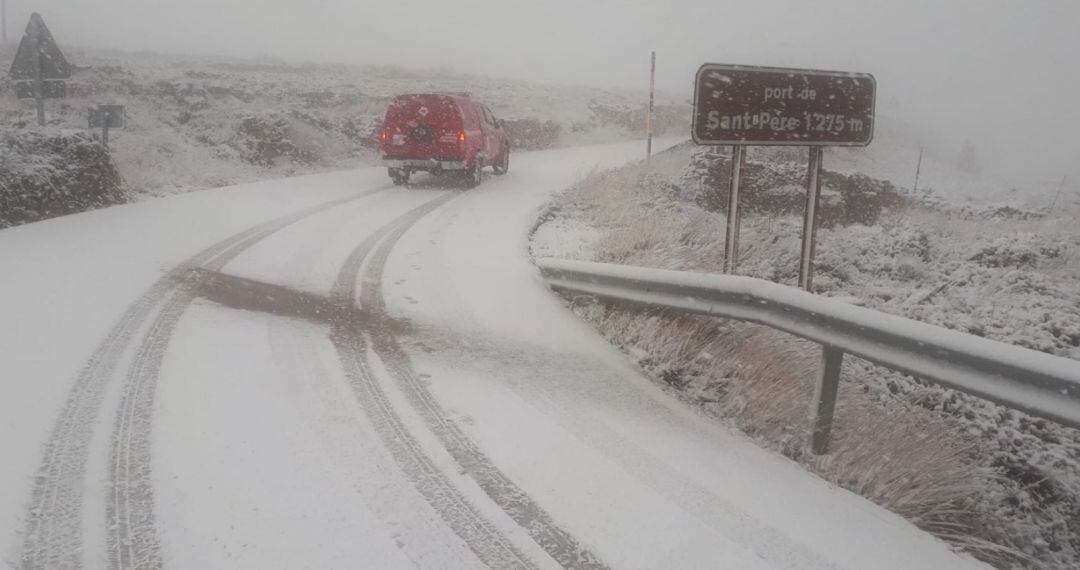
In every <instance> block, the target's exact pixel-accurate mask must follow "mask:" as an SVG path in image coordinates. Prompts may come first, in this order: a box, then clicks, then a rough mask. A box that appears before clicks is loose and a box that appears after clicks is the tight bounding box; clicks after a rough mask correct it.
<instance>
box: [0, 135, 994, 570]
mask: <svg viewBox="0 0 1080 570" xmlns="http://www.w3.org/2000/svg"><path fill="white" fill-rule="evenodd" d="M666 144H670V143H665V145H666ZM665 145H661V146H665ZM642 148H643V147H642V145H641V143H633V144H620V145H606V146H595V147H585V148H577V149H567V150H556V151H544V152H537V153H528V154H520V155H518V158H516V159H515V162H514V168H513V170H512V171H511V172H510V174H508V175H507V176H504V177H499V178H491V179H489V180H487V181H485V182H484V184H483V185H481V186H480V187H479V188H478V189H476V190H472V191H468V192H461V191H457V190H446V189H443V188H440V187H438V186H435V185H433V184H432V183H431V182H427V181H424V180H420V181H418V184H417V185H416V186H414V187H411V188H390V187H389V186H388V185H387V184H386V181H385V173H384V172H383V171H382V170H380V169H361V170H354V171H344V172H335V173H328V174H319V175H313V176H306V177H301V178H293V179H288V180H279V181H272V182H264V183H258V184H251V185H246V186H237V187H229V188H222V189H218V190H209V191H205V192H199V193H195V194H184V195H179V196H173V197H168V198H161V199H154V200H146V201H143V202H141V203H138V204H134V205H127V206H120V207H113V208H108V209H104V210H98V211H94V212H90V213H84V214H78V215H73V216H68V217H63V218H57V219H53V220H49V221H45V222H40V223H34V224H28V225H25V226H21V227H18V228H13V229H7V230H0V261H2V263H3V264H4V266H6V267H18V268H20V270H19V271H14V272H9V273H7V274H6V276H5V278H4V280H2V281H0V311H2V312H3V314H4V315H5V316H6V317H7V318H8V322H9V323H12V326H7V327H3V328H2V329H0V351H2V352H0V378H2V379H3V385H2V387H3V391H4V397H3V398H0V457H2V458H3V468H2V469H0V553H3V554H2V556H3V560H4V561H5V563H6V564H9V565H11V566H19V567H28V568H38V567H42V568H53V567H71V566H78V565H82V566H84V567H119V568H128V567H137V566H142V567H157V566H159V565H164V566H168V567H179V568H237V567H250V568H297V567H301V568H304V567H307V568H334V567H354V566H356V565H357V564H361V565H364V566H371V567H379V568H399V567H400V568H408V567H421V568H473V567H480V566H489V567H498V568H512V567H520V568H554V567H558V566H565V567H577V568H608V567H610V568H658V567H668V568H670V567H678V568H766V567H768V568H853V569H855V568H860V569H861V568H946V567H947V568H962V567H976V566H978V564H977V563H975V562H974V561H973V560H971V559H970V558H966V557H964V556H958V555H956V554H954V553H953V552H952V551H951V550H950V549H949V548H948V547H947V546H946V545H945V544H944V543H942V542H940V541H938V540H936V539H934V538H933V537H931V536H929V535H927V534H925V533H923V532H921V531H919V530H917V529H916V528H915V527H914V526H913V525H911V524H910V523H908V522H907V521H904V520H903V519H901V518H900V517H898V516H896V515H893V514H891V513H888V512H887V511H885V510H883V509H881V508H879V507H876V506H874V505H872V504H871V503H869V502H868V501H866V500H864V499H862V498H860V497H858V496H856V495H854V494H852V493H849V492H847V491H844V490H842V489H839V488H836V487H833V486H831V485H829V484H827V483H825V482H824V481H822V480H821V479H818V478H817V477H815V476H813V475H811V474H810V473H808V472H807V471H805V470H804V469H802V468H801V467H799V466H798V465H796V464H795V463H794V462H791V461H789V460H787V459H785V458H783V457H781V456H779V455H776V454H773V453H770V452H767V451H764V450H761V449H759V448H758V447H756V446H755V445H754V444H753V443H751V442H750V441H748V440H747V439H745V438H744V437H742V436H740V435H738V434H736V433H734V432H732V431H731V430H729V429H727V428H726V427H724V426H722V425H719V424H717V423H715V422H713V421H711V420H709V419H708V418H706V417H704V416H702V415H700V414H699V413H697V412H696V411H695V410H694V409H693V408H691V407H687V406H685V405H684V404H683V403H682V402H679V401H678V400H676V399H674V398H672V397H671V396H670V395H668V394H665V393H664V392H663V391H661V390H659V389H657V388H656V387H655V386H654V385H653V384H652V383H651V382H649V381H648V380H647V379H646V378H645V377H644V376H642V374H641V372H640V371H639V370H638V369H637V368H636V367H634V366H633V365H632V364H631V363H629V362H628V361H627V360H626V359H625V358H624V357H623V355H621V354H620V353H619V352H618V351H616V350H615V349H613V348H612V347H611V346H610V345H609V344H608V343H607V342H606V341H605V340H603V339H602V338H601V337H600V336H598V335H597V334H596V333H595V332H593V331H592V330H591V329H590V328H589V327H588V326H587V325H586V324H585V323H582V322H581V321H579V320H578V319H577V318H576V317H574V316H573V315H571V314H569V313H568V312H566V311H565V310H564V309H563V308H562V307H561V302H560V300H559V299H558V298H557V297H555V296H553V295H551V294H550V293H549V292H548V291H547V290H546V288H545V287H544V285H543V283H542V282H541V280H540V279H539V277H538V275H537V273H536V271H535V269H534V268H533V267H532V266H531V264H530V261H529V258H528V233H529V229H530V227H531V226H532V225H533V221H534V220H535V218H536V216H537V215H538V213H539V211H540V208H541V207H542V206H543V205H544V204H545V203H546V202H547V201H548V200H549V199H550V197H551V195H552V193H553V192H555V191H558V190H560V189H562V188H565V187H567V186H569V185H571V184H573V183H574V182H575V181H578V180H580V179H582V178H584V177H585V176H586V175H588V174H590V173H592V172H594V171H596V170H597V169H604V168H610V167H614V166H618V165H620V164H624V163H626V162H628V161H631V160H633V159H635V158H637V157H638V156H640V153H641V152H642Z"/></svg>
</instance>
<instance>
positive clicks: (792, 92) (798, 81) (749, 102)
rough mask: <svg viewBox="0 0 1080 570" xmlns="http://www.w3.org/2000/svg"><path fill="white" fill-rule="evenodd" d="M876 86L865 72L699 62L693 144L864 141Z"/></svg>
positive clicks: (870, 126) (859, 143)
mask: <svg viewBox="0 0 1080 570" xmlns="http://www.w3.org/2000/svg"><path fill="white" fill-rule="evenodd" d="M876 90H877V86H876V83H875V82H874V76H872V75H870V74H866V73H844V72H834V71H814V70H805V69H784V68H777V67H755V66H745V65H723V64H716V63H707V64H705V65H703V66H701V69H699V70H698V73H697V79H696V81H695V88H694V125H693V131H692V132H693V138H694V142H696V143H698V144H709V145H730V144H737V145H761V146H765V145H802V146H865V145H868V144H870V140H871V139H873V137H874V99H875V95H876Z"/></svg>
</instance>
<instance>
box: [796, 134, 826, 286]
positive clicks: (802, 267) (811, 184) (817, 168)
mask: <svg viewBox="0 0 1080 570" xmlns="http://www.w3.org/2000/svg"><path fill="white" fill-rule="evenodd" d="M823 154H824V150H823V149H822V148H821V147H820V146H812V147H810V160H809V164H808V165H807V169H806V170H807V172H806V210H805V211H804V216H803V235H802V254H801V255H800V256H799V288H800V289H805V290H807V291H809V290H810V287H811V286H812V284H813V279H814V253H815V252H816V249H817V211H818V206H819V205H820V203H821V162H822V155H823Z"/></svg>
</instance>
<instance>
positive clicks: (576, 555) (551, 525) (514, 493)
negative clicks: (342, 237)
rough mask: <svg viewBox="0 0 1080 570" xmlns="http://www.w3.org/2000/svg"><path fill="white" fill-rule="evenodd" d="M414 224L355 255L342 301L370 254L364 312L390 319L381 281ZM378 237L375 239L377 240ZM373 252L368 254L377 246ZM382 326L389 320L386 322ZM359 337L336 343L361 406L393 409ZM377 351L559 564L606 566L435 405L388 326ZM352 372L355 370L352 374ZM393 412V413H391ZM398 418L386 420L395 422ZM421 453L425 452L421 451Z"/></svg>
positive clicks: (453, 447) (460, 455)
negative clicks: (393, 252) (354, 381)
mask: <svg viewBox="0 0 1080 570" xmlns="http://www.w3.org/2000/svg"><path fill="white" fill-rule="evenodd" d="M419 219H420V218H419V217H417V218H416V219H415V220H404V221H402V223H400V224H399V225H398V226H397V227H396V228H394V229H393V230H392V231H390V232H388V235H387V236H385V239H383V240H382V241H381V242H379V241H378V240H374V239H372V240H368V241H365V243H363V244H361V245H360V246H359V247H357V249H356V250H355V251H354V252H353V254H352V255H350V257H349V259H348V261H347V262H346V264H345V265H344V266H343V267H342V270H341V272H340V273H339V274H338V279H337V283H336V284H335V287H334V293H333V294H332V296H333V297H335V298H336V299H337V300H338V301H348V302H355V301H354V298H355V289H356V281H357V272H358V271H359V269H360V267H361V265H362V264H363V259H364V258H366V257H368V256H369V255H370V257H371V259H370V260H369V261H368V263H367V268H366V269H365V271H364V274H363V276H362V278H361V287H360V291H361V308H362V309H363V310H364V311H366V312H369V313H372V314H376V315H382V316H384V317H385V316H386V315H385V303H384V300H383V295H382V277H383V272H384V270H385V267H386V261H387V259H388V257H389V255H390V251H391V250H392V249H393V248H394V246H395V245H396V243H397V241H398V240H399V239H400V238H401V236H402V235H404V233H405V232H406V231H407V230H408V229H409V228H410V227H412V225H413V224H414V223H415V222H416V221H418V220H419ZM373 237H374V236H373ZM376 244H378V247H377V248H376V249H374V252H373V253H369V252H370V251H371V250H372V249H373V248H374V247H375V245H376ZM381 321H382V322H386V321H388V319H385V318H384V319H381ZM359 337H360V335H349V332H348V331H341V332H340V333H339V334H338V339H337V340H336V341H335V342H336V344H338V346H339V347H340V348H341V349H344V352H345V353H346V354H345V356H346V357H345V358H343V359H342V360H343V364H344V365H345V367H346V372H347V373H350V378H356V379H357V380H358V382H357V385H356V386H355V387H356V388H357V390H358V393H357V396H358V397H360V398H361V401H362V402H365V401H366V400H367V399H369V398H370V399H371V400H372V402H377V403H378V405H379V406H380V407H386V408H387V409H388V410H389V407H390V406H389V402H388V401H387V400H386V396H385V394H383V393H382V391H381V388H379V386H378V383H377V382H376V381H375V380H374V378H373V377H372V376H371V371H370V364H369V363H368V362H367V361H366V350H365V348H364V345H363V340H364V339H363V338H359ZM370 339H371V345H372V349H373V350H374V352H375V353H376V355H377V356H378V357H379V358H380V359H381V360H382V361H383V363H384V364H385V365H386V367H387V369H388V371H389V372H390V374H391V375H392V376H393V377H394V378H395V379H396V380H398V382H399V383H400V385H401V386H402V388H403V391H404V393H405V395H406V398H407V399H408V400H409V402H410V403H411V404H412V405H413V407H414V408H415V409H416V410H417V412H418V413H419V414H420V416H421V417H422V418H423V420H424V423H425V424H426V425H427V426H428V428H429V429H430V430H431V431H432V432H433V433H434V434H435V435H436V437H438V439H439V441H440V442H441V443H442V444H443V446H444V447H445V448H446V450H447V451H448V452H449V453H450V455H451V457H453V458H454V460H455V461H456V462H457V463H458V464H459V465H460V466H461V467H462V468H463V469H464V470H465V471H466V472H467V473H468V474H469V475H470V476H471V477H472V478H473V480H474V481H476V483H477V484H478V485H479V486H480V488H481V489H483V491H484V492H485V493H486V494H487V495H488V496H489V497H490V498H491V499H492V500H493V501H494V502H495V503H496V504H497V505H498V506H499V507H500V508H501V509H502V510H503V511H504V512H506V513H507V514H508V515H509V516H510V518H511V519H512V520H513V521H514V522H515V523H517V524H518V525H519V526H520V527H521V528H522V529H524V530H525V532H526V533H528V535H529V536H530V537H531V538H532V539H533V540H534V541H535V542H536V543H537V544H538V545H539V546H540V547H541V548H542V549H543V550H544V551H545V552H546V553H547V554H548V555H549V556H550V557H551V558H552V559H553V560H555V561H556V562H558V563H559V564H560V565H561V566H563V567H564V568H581V569H603V568H607V566H606V565H605V564H604V563H603V561H601V560H600V559H599V557H597V556H596V555H595V554H593V553H592V552H591V551H589V550H588V549H587V548H586V547H585V546H583V545H582V544H580V543H579V542H578V541H577V539H575V538H574V537H573V536H572V535H571V534H570V533H568V532H567V531H566V530H564V529H563V528H561V527H560V526H558V524H557V523H556V522H555V521H554V520H553V519H552V518H551V516H550V515H549V514H548V513H547V512H546V511H545V510H544V509H543V508H542V507H540V505H539V504H537V503H536V502H535V501H533V499H532V498H531V497H529V496H528V494H526V493H525V492H524V490H522V489H521V488H520V487H518V486H517V485H516V484H515V483H514V482H513V481H511V480H510V478H509V477H507V476H506V475H505V474H504V473H502V472H501V471H500V470H499V469H498V468H497V467H496V466H495V465H494V464H493V463H492V462H491V460H490V459H489V458H488V457H487V456H486V455H485V454H484V453H483V452H482V451H481V450H480V449H479V448H478V447H477V446H476V444H475V443H473V441H472V440H471V439H469V438H468V437H467V436H466V435H465V433H464V432H463V431H461V429H460V428H459V427H458V426H457V425H456V424H454V423H453V422H452V421H450V420H449V419H448V418H447V415H446V413H445V411H444V410H443V409H442V408H441V407H440V406H439V404H438V403H437V402H436V401H435V399H434V398H433V396H432V394H431V393H430V391H429V390H428V389H427V387H426V386H425V385H424V384H423V382H421V381H420V380H419V378H418V377H417V376H416V373H415V371H414V370H413V368H412V364H411V362H410V360H409V357H408V355H407V354H406V353H405V351H404V350H403V349H402V348H401V346H400V345H399V344H398V342H397V339H396V338H395V337H394V334H393V331H392V330H389V329H388V328H387V327H383V329H382V330H379V331H373V332H372V333H371V335H370ZM350 370H351V372H350ZM389 413H391V414H392V411H389ZM394 420H396V417H393V416H391V417H390V418H388V419H387V420H386V421H387V422H390V423H392V421H394ZM421 453H422V452H421Z"/></svg>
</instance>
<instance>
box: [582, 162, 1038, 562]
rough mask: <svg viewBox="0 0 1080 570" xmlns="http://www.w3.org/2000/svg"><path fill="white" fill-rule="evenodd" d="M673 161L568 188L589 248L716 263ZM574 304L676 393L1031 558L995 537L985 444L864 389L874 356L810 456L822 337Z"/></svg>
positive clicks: (635, 257)
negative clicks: (826, 449) (676, 184)
mask: <svg viewBox="0 0 1080 570" xmlns="http://www.w3.org/2000/svg"><path fill="white" fill-rule="evenodd" d="M681 165H685V160H684V159H683V157H680V156H679V155H678V154H675V156H666V157H665V156H663V155H661V157H659V158H658V159H654V161H653V163H652V164H651V165H649V166H648V167H645V166H637V167H631V168H628V169H623V170H621V171H616V172H612V173H607V174H603V175H597V176H594V177H592V178H591V179H590V180H588V181H586V182H585V183H583V184H582V185H581V186H579V187H578V188H576V189H574V190H572V191H571V192H569V193H568V194H567V195H566V196H565V197H564V206H565V207H566V209H568V210H571V211H577V212H579V213H580V214H581V215H582V216H583V217H584V219H585V221H586V222H587V223H589V224H590V225H592V226H593V227H596V228H598V229H600V230H601V238H600V240H599V242H598V244H597V247H596V253H595V260H597V261H604V262H612V263H625V264H633V265H642V266H650V267H660V268H669V269H693V270H696V271H707V272H708V271H713V272H715V271H719V269H720V267H719V266H720V264H721V263H722V261H723V252H722V242H721V240H718V239H716V236H717V235H720V234H721V233H722V232H723V222H724V217H723V215H722V214H721V215H717V214H714V213H709V212H705V211H704V210H701V209H698V208H694V207H692V206H688V205H687V204H686V202H685V201H684V200H680V199H678V197H677V196H676V195H675V193H676V192H678V189H672V190H671V192H672V194H671V195H670V196H665V195H664V193H663V192H662V191H661V192H658V191H657V190H656V188H657V179H658V178H663V177H664V176H665V173H666V175H667V176H669V177H670V175H671V174H672V173H673V171H674V170H675V169H677V168H678V167H679V166H681ZM646 168H648V170H647V169H646ZM669 179H670V178H669ZM661 187H662V185H661ZM575 310H577V311H578V312H579V314H581V315H582V316H583V317H584V318H586V319H587V320H589V321H590V322H592V323H594V324H595V325H596V326H597V327H598V328H599V330H600V331H601V332H602V333H603V334H604V335H605V336H607V337H608V338H609V340H611V341H612V342H613V343H615V344H616V345H618V346H621V347H624V349H628V350H630V351H631V352H633V353H634V354H635V355H638V357H639V361H640V362H641V364H642V365H643V366H644V367H645V368H646V369H647V370H649V371H650V372H651V373H652V374H653V375H654V376H655V377H656V378H658V379H659V380H661V381H663V382H665V383H667V384H669V385H671V386H673V387H675V388H676V389H677V393H678V394H679V395H681V396H682V397H684V398H686V399H688V400H691V401H693V402H694V403H696V404H698V405H701V406H703V407H704V408H705V409H707V410H708V411H709V412H710V413H712V414H715V415H716V416H718V417H721V418H724V419H725V420H727V421H731V422H733V423H734V425H735V426H737V427H738V428H739V429H741V430H742V431H744V432H745V433H747V434H748V435H750V436H751V437H752V438H754V439H755V440H756V441H758V442H759V443H760V444H762V445H764V446H766V447H769V448H771V449H775V450H777V451H779V452H781V453H783V454H784V455H786V456H787V457H789V458H791V459H793V460H795V461H798V462H799V463H801V464H803V465H805V466H806V467H807V468H809V469H810V470H812V471H813V472H815V473H817V474H818V475H819V476H821V477H822V478H824V479H826V480H828V481H830V482H832V483H834V484H836V485H838V486H841V487H843V488H845V489H848V490H850V491H852V492H855V493H858V494H860V495H862V496H864V497H866V498H868V499H870V500H872V501H874V502H875V503H877V504H879V505H881V506H883V507H885V508H888V509H889V510H892V511H893V512H896V513H898V514H900V515H902V516H904V517H906V518H907V519H908V520H910V521H912V522H913V523H914V524H916V525H918V526H919V527H920V528H923V529H925V530H927V531H929V532H931V533H933V534H935V535H936V536H938V537H940V538H942V539H944V540H947V541H948V542H950V543H951V544H953V545H955V546H957V547H960V548H963V549H965V550H967V551H969V552H971V553H972V554H974V555H975V556H977V557H979V558H981V559H983V560H986V561H988V562H991V563H993V564H995V565H999V566H1002V567H1011V566H1013V565H1017V564H1019V565H1020V566H1036V567H1037V563H1036V562H1035V561H1033V560H1032V559H1030V558H1029V557H1027V556H1025V555H1023V554H1021V553H1020V552H1018V551H1017V550H1016V549H1014V548H1010V547H1009V546H1002V544H1008V540H1006V539H1007V537H1002V536H999V535H998V534H999V533H997V532H995V531H994V530H993V525H991V524H988V523H989V521H990V520H991V518H992V513H991V512H990V509H991V508H992V505H993V503H994V502H993V501H992V500H990V499H989V498H988V497H987V493H988V492H989V491H988V489H991V488H992V487H993V486H992V484H991V483H992V481H993V477H994V474H993V473H992V472H990V471H989V470H986V469H983V468H981V467H979V462H978V461H977V456H978V454H979V453H980V452H981V450H980V449H979V447H978V445H979V444H977V443H976V442H975V441H973V440H971V439H970V438H968V437H966V436H965V435H964V434H963V432H962V428H961V426H959V425H957V424H955V423H950V422H949V421H948V420H946V419H943V418H941V417H938V416H934V415H932V413H931V412H929V411H927V410H925V409H923V408H919V407H917V406H912V405H906V404H904V403H902V402H900V401H882V400H881V399H880V398H874V397H872V396H871V395H869V394H867V393H866V391H865V390H864V389H863V384H862V382H861V381H860V374H867V373H868V372H867V371H868V370H869V371H872V370H874V369H873V368H872V367H869V366H853V364H854V363H852V362H851V359H850V358H849V359H848V362H846V363H845V372H844V375H843V378H844V380H843V381H842V382H841V387H840V395H839V398H838V402H837V415H836V424H835V426H834V432H833V443H832V451H831V453H830V454H829V455H826V456H821V457H818V456H814V455H811V454H809V453H808V452H807V443H808V441H809V427H810V421H809V412H810V409H809V408H810V402H811V397H812V394H813V389H814V382H815V378H816V373H817V367H818V360H819V358H820V349H819V348H818V347H817V345H815V344H813V343H810V342H806V341H802V340H800V339H796V338H794V337H791V336H789V335H786V334H784V333H780V332H777V331H774V330H771V329H768V328H766V327H762V326H758V325H752V324H746V323H739V322H732V321H724V320H721V319H715V318H707V317H699V316H686V315H676V314H667V313H664V312H660V311H646V312H643V311H640V310H631V309H625V308H623V307H619V306H616V305H612V304H608V303H602V302H596V301H592V300H584V301H582V302H577V303H575ZM869 373H871V374H872V373H873V372H869Z"/></svg>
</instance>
